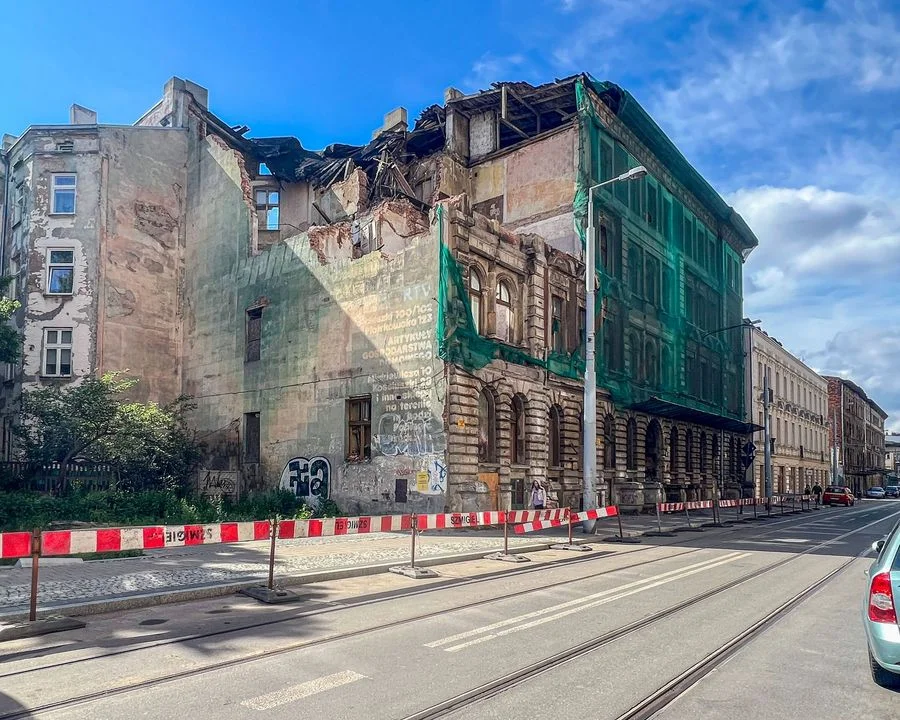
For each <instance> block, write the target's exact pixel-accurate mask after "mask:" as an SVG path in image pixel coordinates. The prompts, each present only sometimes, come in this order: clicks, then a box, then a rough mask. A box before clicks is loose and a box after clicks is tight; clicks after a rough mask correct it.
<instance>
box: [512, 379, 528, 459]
mask: <svg viewBox="0 0 900 720" xmlns="http://www.w3.org/2000/svg"><path fill="white" fill-rule="evenodd" d="M509 430H510V448H509V449H510V453H509V454H510V461H511V462H512V463H513V465H522V464H524V462H525V403H524V402H522V397H521V395H516V396H515V397H514V398H513V400H512V418H511V422H510V428H509Z"/></svg>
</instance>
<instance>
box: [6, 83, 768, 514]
mask: <svg viewBox="0 0 900 720" xmlns="http://www.w3.org/2000/svg"><path fill="white" fill-rule="evenodd" d="M247 132H248V129H247V128H246V127H232V126H230V125H228V124H227V123H225V122H223V121H222V120H220V119H219V118H217V117H216V116H215V115H213V114H212V113H211V112H210V111H209V109H208V97H207V93H206V91H205V90H204V89H203V88H200V87H199V86H197V85H195V84H193V83H190V82H188V81H183V80H180V79H178V78H173V79H172V80H171V81H170V82H169V83H168V84H167V85H166V89H165V92H164V97H163V99H162V100H161V101H160V102H159V103H158V104H157V105H156V106H154V107H153V108H151V110H149V111H148V112H147V113H146V114H145V115H144V116H143V117H142V118H141V119H140V120H139V121H138V122H137V123H136V124H135V126H132V127H128V128H114V127H108V126H103V125H97V124H96V121H95V118H94V119H93V122H91V123H90V124H89V125H78V124H77V123H76V124H73V125H71V126H65V127H59V128H49V129H41V128H30V129H29V130H28V131H27V132H26V133H25V134H24V135H23V136H22V137H20V138H18V139H17V140H16V141H15V143H14V144H13V145H12V146H11V148H10V149H9V151H8V152H7V153H6V154H5V155H6V157H7V158H8V160H9V164H10V168H11V181H10V182H9V183H7V187H14V188H20V187H21V188H22V191H21V192H22V194H23V195H24V196H25V197H26V198H27V200H26V204H25V205H24V206H23V207H24V208H25V212H26V214H27V215H28V218H29V220H28V223H27V225H26V226H25V231H19V232H18V234H15V235H14V233H13V231H12V230H10V228H11V227H12V226H11V225H10V224H9V223H8V224H7V229H8V230H10V231H9V232H8V233H7V234H6V235H5V236H4V248H5V252H4V257H5V258H7V261H8V262H13V261H15V262H17V263H19V267H22V268H24V267H26V265H27V271H26V270H22V273H23V281H26V282H27V284H28V287H29V293H30V294H29V295H28V296H27V298H26V299H27V302H26V303H25V308H24V310H23V312H22V315H21V317H20V319H19V322H20V326H21V327H22V329H23V333H24V336H25V338H26V340H25V359H24V363H23V365H22V367H21V368H19V370H18V372H16V373H14V375H15V377H16V379H15V381H14V383H13V384H12V385H11V386H10V387H7V388H6V389H5V391H4V392H5V397H6V398H7V407H8V408H9V409H10V411H14V407H15V397H16V393H17V392H18V391H20V389H21V388H22V387H28V386H29V385H34V384H38V385H40V384H45V383H51V382H65V381H68V380H77V378H78V377H81V376H84V375H86V374H89V373H94V372H100V371H105V370H116V369H123V370H124V369H128V370H129V371H131V372H132V373H134V374H136V375H139V376H141V377H143V378H145V382H144V383H143V386H144V390H143V393H144V395H143V396H142V397H144V398H147V399H155V400H159V401H165V400H167V399H171V398H172V397H174V396H175V395H177V394H178V393H180V392H184V393H186V394H189V395H191V396H193V398H194V401H195V402H196V404H197V409H196V411H195V412H194V414H193V416H192V418H191V420H192V424H193V425H194V426H195V427H196V429H197V431H198V433H199V435H200V436H201V437H202V438H203V440H204V443H205V447H206V455H205V460H204V468H203V471H204V472H206V471H210V472H213V471H214V472H219V473H231V474H233V476H234V477H235V478H236V482H235V483H234V485H235V488H236V489H238V490H241V489H243V490H252V489H256V488H262V487H270V486H273V485H278V484H280V485H282V486H283V487H287V488H291V489H292V490H294V491H295V492H296V493H297V494H298V495H301V496H303V497H306V498H309V499H312V500H315V499H321V498H325V497H328V498H331V499H333V500H335V501H336V502H337V503H338V504H339V505H340V506H341V507H342V509H344V510H346V511H347V512H392V511H397V510H405V511H408V510H416V511H420V512H422V511H439V510H443V509H452V510H464V511H469V510H480V509H490V508H500V507H522V506H524V505H525V504H526V503H527V501H528V487H529V486H530V484H531V483H532V482H534V481H535V480H537V481H538V482H540V483H542V484H544V485H546V486H547V487H548V489H549V490H550V496H551V498H552V499H553V500H554V501H555V502H558V503H561V504H565V505H571V506H577V505H578V504H579V503H580V502H581V485H582V484H581V464H582V458H581V452H582V451H581V448H582V446H583V441H582V423H581V416H582V397H583V389H582V381H581V377H582V375H583V366H584V359H583V354H582V353H583V345H584V331H585V328H584V264H583V252H582V248H583V239H584V235H585V228H586V226H587V213H588V210H589V209H588V207H587V202H586V198H587V193H586V191H587V188H588V187H590V186H591V185H592V184H596V183H598V182H601V181H604V180H608V179H612V178H614V177H616V176H618V175H620V174H621V173H623V172H625V171H626V170H627V169H629V168H631V167H635V166H636V165H638V164H641V165H643V166H645V167H646V168H647V170H648V171H649V175H648V177H646V178H644V179H642V180H640V181H635V182H631V183H627V184H626V183H618V184H615V185H612V186H609V188H608V189H602V190H599V191H598V192H597V193H596V194H595V196H594V197H595V205H594V207H593V208H591V209H590V210H591V211H593V212H594V213H595V218H596V221H595V227H596V234H595V236H594V237H593V238H590V239H589V241H592V242H594V243H596V246H597V266H596V268H595V273H596V276H597V284H598V286H599V292H598V294H599V300H598V313H597V314H598V327H597V330H598V338H597V342H598V345H599V346H600V351H599V352H598V355H599V356H600V357H599V358H598V372H599V380H600V382H599V384H600V390H599V392H598V418H597V425H598V466H599V468H601V476H600V478H598V480H599V486H598V494H602V495H603V496H605V497H606V498H607V499H609V500H610V501H617V502H621V503H623V504H625V505H630V506H632V507H634V508H635V509H636V508H639V507H640V506H642V505H643V504H645V503H650V502H655V501H656V500H657V499H660V498H664V497H668V498H671V499H677V498H680V497H704V498H705V497H710V496H712V495H713V494H714V493H715V492H717V491H719V492H722V491H724V492H727V493H729V494H733V495H737V494H739V493H741V492H744V493H745V494H749V492H752V484H751V485H750V486H749V487H746V481H745V480H744V472H743V467H742V466H741V464H740V458H739V455H740V448H741V447H742V445H743V444H744V443H745V442H746V439H747V437H748V435H749V433H750V432H751V431H752V430H753V425H752V422H748V418H747V415H746V408H745V406H744V398H743V392H742V387H741V378H742V377H743V373H744V365H743V363H744V358H743V351H742V347H741V342H740V336H739V334H735V333H731V331H730V328H731V327H732V326H733V325H734V323H740V318H741V317H742V300H741V267H742V262H743V260H744V259H745V257H746V255H747V254H748V253H749V252H750V250H752V248H753V247H754V246H755V245H756V239H755V237H754V236H753V234H752V232H751V231H750V230H749V228H747V226H746V225H745V224H744V223H743V221H742V220H741V219H740V217H739V216H738V215H737V214H736V213H735V212H734V211H733V210H732V209H731V208H730V207H728V206H727V205H726V204H725V203H724V201H722V199H721V198H720V197H719V195H718V194H716V193H715V191H714V190H712V188H711V187H710V186H709V185H708V184H707V183H706V182H705V181H704V180H703V178H702V177H701V176H700V175H699V174H698V173H697V172H696V171H695V170H694V169H693V168H692V167H691V166H690V165H689V164H688V163H687V162H686V161H684V159H683V158H682V157H681V155H680V154H679V153H678V151H677V149H676V148H675V147H674V145H672V143H671V142H670V141H669V140H668V139H667V138H666V137H665V135H664V134H663V133H662V131H661V130H660V129H659V128H658V127H657V126H656V124H655V123H654V122H653V121H652V119H651V118H650V117H649V116H648V115H647V114H646V113H645V112H644V111H643V109H642V108H640V106H639V105H638V104H637V102H636V101H635V100H634V98H632V97H631V96H630V95H628V94H627V93H626V92H625V91H623V90H622V89H621V88H619V87H618V86H615V85H613V84H611V83H598V82H596V81H594V80H593V79H591V78H589V77H588V76H585V75H579V76H574V77H572V78H568V79H565V80H562V81H558V82H555V83H549V84H547V85H542V86H537V87H534V86H531V85H529V84H527V83H504V84H500V85H495V87H494V88H493V89H491V90H488V91H485V92H482V93H476V94H474V95H463V94H462V93H460V92H458V91H456V90H453V89H451V90H448V91H447V93H446V94H445V99H444V103H443V105H434V106H432V107H429V108H427V109H426V110H425V111H423V113H422V114H421V115H420V117H419V118H418V119H417V120H416V122H415V123H414V124H413V126H412V128H410V127H409V125H408V123H407V118H406V112H405V110H403V109H398V110H396V111H393V112H391V113H389V114H388V116H387V117H386V118H385V122H384V125H383V126H382V127H381V128H379V129H378V130H377V131H376V133H375V135H374V137H373V139H372V141H371V142H370V143H368V144H367V145H365V146H347V145H334V146H330V147H329V148H327V149H326V150H324V151H318V152H313V151H309V150H306V149H305V148H303V146H302V145H301V143H300V142H299V141H298V140H297V139H295V138H290V137H286V138H284V137H283V138H251V137H247ZM70 137H71V138H74V140H73V142H74V145H73V147H72V149H71V151H70V150H69V149H68V148H69V146H68V145H67V144H65V143H67V142H68V138H70ZM88 139H89V140H88ZM41 143H43V144H41ZM60 143H63V149H59V148H57V145H58V144H60ZM51 145H52V147H51ZM38 146H40V148H41V149H40V151H39V152H38V151H37V150H36V148H37V147H38ZM45 155H46V156H47V157H46V159H45V157H44V156H45ZM39 163H41V164H39ZM16 173H18V174H16ZM73 178H74V180H73ZM69 188H74V190H73V191H72V192H71V193H70V191H69ZM14 192H18V191H17V190H15V191H14ZM54 193H56V194H57V195H56V196H58V197H59V202H60V203H62V205H60V207H62V208H63V209H64V210H65V212H63V213H54V212H50V209H48V208H51V206H50V205H48V203H52V202H54V200H53V198H54V197H56V196H55V195H54ZM67 193H69V194H68V195H67ZM71 194H74V200H70V199H69V197H70V195H71ZM66 203H69V204H68V205H66ZM72 203H74V205H73V204H72ZM73 208H74V210H73ZM56 215H62V217H61V218H58V219H57V218H56ZM6 238H9V240H8V241H7V240H6ZM66 253H69V254H66ZM26 256H27V260H26ZM23 263H24V264H23ZM66 263H69V264H66ZM26 275H27V278H26ZM53 288H57V289H59V288H63V289H70V292H65V293H58V292H53ZM59 295H61V296H62V299H60V297H59ZM23 297H24V296H23ZM54 332H56V334H55V335H54V334H53V333H54ZM64 333H66V334H64ZM66 343H69V344H70V346H69V347H67V346H66ZM148 348H149V351H148ZM67 349H68V350H69V352H68V353H67V354H66V353H64V352H63V351H64V350H67ZM64 357H65V358H71V360H70V365H69V366H66V367H63V365H62V364H61V363H62V361H61V358H64ZM53 362H56V363H57V365H55V366H54V365H53ZM63 370H65V372H63ZM148 380H149V381H148ZM751 420H752V419H751ZM202 474H203V473H201V476H202ZM742 484H743V485H744V487H742Z"/></svg>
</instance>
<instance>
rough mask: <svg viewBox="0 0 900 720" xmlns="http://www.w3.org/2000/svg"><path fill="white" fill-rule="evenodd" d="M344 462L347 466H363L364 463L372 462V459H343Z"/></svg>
mask: <svg viewBox="0 0 900 720" xmlns="http://www.w3.org/2000/svg"><path fill="white" fill-rule="evenodd" d="M344 462H345V463H347V464H348V465H365V464H366V463H370V462H372V458H362V459H359V458H344Z"/></svg>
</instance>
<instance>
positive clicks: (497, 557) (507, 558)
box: [484, 552, 530, 563]
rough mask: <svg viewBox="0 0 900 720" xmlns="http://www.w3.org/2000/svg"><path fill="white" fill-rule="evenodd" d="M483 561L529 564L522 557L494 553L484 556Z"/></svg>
mask: <svg viewBox="0 0 900 720" xmlns="http://www.w3.org/2000/svg"><path fill="white" fill-rule="evenodd" d="M484 559H485V560H501V561H502V562H511V563H522V562H530V560H529V559H528V558H527V557H525V556H524V555H509V554H507V553H502V552H495V553H491V554H490V555H485V556H484Z"/></svg>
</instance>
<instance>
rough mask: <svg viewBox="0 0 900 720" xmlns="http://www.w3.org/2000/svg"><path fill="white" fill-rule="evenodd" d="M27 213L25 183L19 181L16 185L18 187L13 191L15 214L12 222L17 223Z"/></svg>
mask: <svg viewBox="0 0 900 720" xmlns="http://www.w3.org/2000/svg"><path fill="white" fill-rule="evenodd" d="M24 215H25V183H19V184H18V185H16V189H15V190H14V191H13V216H12V224H13V225H16V224H17V223H20V222H22V218H23V217H24Z"/></svg>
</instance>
